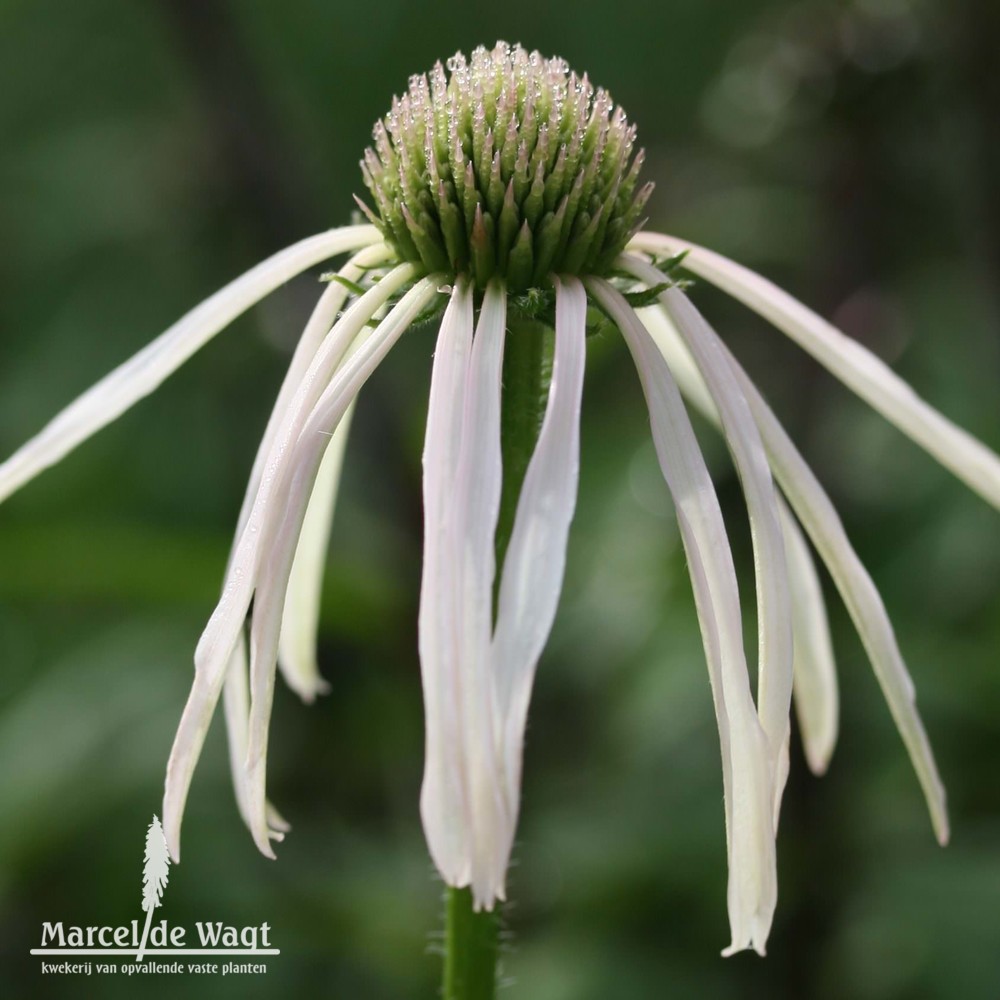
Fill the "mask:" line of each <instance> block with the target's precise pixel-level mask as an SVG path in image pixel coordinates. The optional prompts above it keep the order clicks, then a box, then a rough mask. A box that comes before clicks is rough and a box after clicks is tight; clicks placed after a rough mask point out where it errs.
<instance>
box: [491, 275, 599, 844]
mask: <svg viewBox="0 0 1000 1000" xmlns="http://www.w3.org/2000/svg"><path fill="white" fill-rule="evenodd" d="M586 326H587V297H586V293H585V292H584V289H583V285H582V284H581V283H580V281H579V279H577V278H566V279H565V280H564V281H558V280H557V282H556V341H555V357H554V360H553V367H552V381H551V384H550V387H549V397H548V402H547V404H546V408H545V417H544V419H543V421H542V427H541V430H540V432H539V435H538V442H537V444H536V445H535V450H534V453H533V454H532V456H531V461H530V462H529V464H528V469H527V471H526V473H525V476H524V484H523V485H522V487H521V495H520V497H519V499H518V503H517V513H516V515H515V518H514V526H513V529H512V531H511V536H510V542H509V544H508V546H507V553H506V557H505V559H504V564H503V572H502V574H501V577H500V589H499V597H498V601H497V621H496V629H495V631H494V635H493V650H492V654H493V670H494V673H495V677H496V685H497V701H498V709H499V713H500V716H501V719H502V727H503V728H502V737H503V744H502V748H503V756H504V769H505V775H506V782H507V800H508V802H509V803H510V808H511V811H512V820H513V823H512V833H513V825H514V824H516V818H517V809H518V801H519V798H520V784H521V757H522V753H523V747H524V730H525V724H526V722H527V717H528V704H529V701H530V699H531V687H532V684H533V682H534V677H535V668H536V666H537V664H538V659H539V657H540V656H541V654H542V650H543V649H544V648H545V643H546V641H547V640H548V636H549V632H550V631H551V629H552V622H553V620H554V619H555V614H556V607H557V605H558V603H559V594H560V592H561V590H562V582H563V572H564V570H565V567H566V545H567V539H568V535H569V526H570V522H571V521H572V519H573V511H574V509H575V507H576V493H577V481H578V479H579V468H580V405H581V400H582V396H583V374H584V362H585V360H586ZM508 851H509V847H508Z"/></svg>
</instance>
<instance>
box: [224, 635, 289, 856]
mask: <svg viewBox="0 0 1000 1000" xmlns="http://www.w3.org/2000/svg"><path fill="white" fill-rule="evenodd" d="M247 669H248V666H247V647H246V641H245V640H244V638H243V636H242V635H241V636H240V639H239V642H237V644H236V648H235V649H234V650H233V655H232V657H231V658H230V661H229V666H228V667H227V669H226V684H225V687H224V688H223V695H222V704H223V707H224V711H225V717H226V733H227V736H228V745H229V770H230V773H231V775H232V779H233V791H234V792H235V794H236V806H237V808H238V809H239V812H240V816H241V817H242V819H243V822H244V823H246V825H247V826H248V827H249V826H250V798H249V794H248V790H247V783H246V769H245V768H244V762H245V761H246V755H247V727H248V719H249V715H250V692H249V688H248V687H247ZM267 825H268V835H269V836H270V838H271V839H272V840H283V839H284V835H285V834H286V833H287V832H288V831H289V829H291V827H290V826H289V824H288V823H287V822H286V821H285V820H284V819H282V817H281V815H280V814H279V813H278V811H277V810H276V809H275V808H274V806H272V805H271V803H270V802H268V804H267Z"/></svg>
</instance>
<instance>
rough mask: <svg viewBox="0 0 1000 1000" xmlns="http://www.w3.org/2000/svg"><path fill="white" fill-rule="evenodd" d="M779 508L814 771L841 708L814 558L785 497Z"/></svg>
mask: <svg viewBox="0 0 1000 1000" xmlns="http://www.w3.org/2000/svg"><path fill="white" fill-rule="evenodd" d="M781 510H782V519H781V523H782V526H783V528H784V530H785V554H786V555H787V557H788V576H789V582H790V583H791V590H792V614H793V632H794V636H795V658H794V660H793V663H794V665H795V686H794V689H793V691H794V694H795V710H796V714H797V715H798V717H799V729H800V730H801V732H802V744H803V748H804V749H805V755H806V761H807V762H808V764H809V769H810V770H811V771H812V772H813V774H825V773H826V769H827V767H828V766H829V764H830V758H831V757H832V756H833V748H834V746H835V745H836V742H837V724H838V715H839V711H840V698H839V695H838V692H837V670H836V667H835V665H834V660H833V644H832V642H831V641H830V625H829V623H828V621H827V617H826V602H825V601H824V600H823V589H822V587H821V586H820V582H819V575H818V574H817V572H816V564H815V563H814V562H813V558H812V555H811V553H810V552H809V546H808V544H807V543H806V540H805V538H803V537H802V529H801V528H799V526H798V523H797V522H796V520H795V517H794V515H793V514H792V512H791V511H790V510H789V509H788V508H787V506H785V504H784V502H782V504H781Z"/></svg>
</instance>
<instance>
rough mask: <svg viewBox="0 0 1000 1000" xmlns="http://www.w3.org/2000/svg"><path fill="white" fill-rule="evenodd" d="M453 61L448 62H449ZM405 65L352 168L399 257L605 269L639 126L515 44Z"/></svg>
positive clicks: (506, 271)
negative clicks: (403, 85)
mask: <svg viewBox="0 0 1000 1000" xmlns="http://www.w3.org/2000/svg"><path fill="white" fill-rule="evenodd" d="M448 74H450V76H449V75H448ZM448 74H446V72H445V69H444V67H443V66H442V65H441V63H438V64H437V65H436V66H435V67H434V69H433V70H432V72H431V74H430V77H429V78H428V76H427V75H426V74H425V75H421V76H413V77H411V78H410V86H409V90H408V91H407V92H406V93H405V94H404V95H403V96H402V97H401V98H395V99H394V100H393V103H392V110H391V111H390V112H389V114H388V115H386V117H385V120H384V122H383V121H379V122H378V123H376V125H375V128H374V130H373V137H374V140H375V146H374V148H371V147H369V148H368V149H367V150H366V151H365V158H364V159H363V160H362V161H361V169H362V172H363V175H364V180H365V184H366V185H367V186H368V189H369V190H370V191H371V194H372V197H373V198H374V200H375V206H376V212H377V214H372V213H371V212H370V211H369V210H368V208H367V206H364V205H362V207H363V208H364V210H365V211H366V213H367V214H368V215H369V216H370V218H371V220H372V222H374V223H375V225H377V226H378V227H379V229H380V230H381V231H382V233H383V234H384V235H385V238H386V240H387V241H388V242H389V243H391V244H392V246H393V247H395V249H396V250H397V251H398V253H399V254H400V256H401V257H403V258H404V259H405V260H409V261H412V262H414V263H420V264H422V265H423V267H424V268H425V269H426V270H427V271H445V272H450V273H451V274H452V275H456V274H461V273H465V274H469V275H470V276H471V277H472V278H473V281H474V283H475V285H476V286H477V287H478V288H480V289H483V288H485V287H486V283H487V282H488V281H489V279H490V278H491V277H493V276H494V275H497V276H499V277H502V278H505V279H506V283H507V287H508V289H509V290H511V291H515V292H517V291H523V290H524V289H526V288H528V287H530V286H532V285H541V284H543V283H545V282H546V281H547V279H548V276H549V275H550V274H601V273H603V272H605V271H606V270H607V269H608V267H609V265H610V264H611V262H612V261H613V260H614V258H615V257H616V256H617V255H618V254H619V253H620V252H621V251H622V250H623V249H624V247H625V244H626V243H627V242H628V240H629V239H630V238H631V237H632V236H633V235H634V233H635V232H636V231H637V229H638V227H639V224H640V215H641V213H642V209H643V206H644V205H645V203H646V201H647V199H648V198H649V195H650V193H651V191H652V187H653V186H652V184H647V185H645V186H643V187H642V188H640V189H638V190H637V181H638V177H639V171H640V169H641V167H642V161H643V153H642V151H641V150H640V151H639V152H638V153H636V154H635V155H634V156H633V147H634V145H635V135H636V130H635V126H634V125H629V123H628V119H627V118H626V117H625V113H624V112H623V111H622V109H621V108H620V107H615V105H614V103H613V102H612V100H611V97H610V96H609V94H608V93H607V91H605V90H601V89H600V88H598V89H597V90H595V89H594V87H593V86H592V85H591V83H590V81H589V80H588V79H587V77H586V75H584V76H582V77H579V76H577V75H576V73H573V72H572V71H571V70H570V69H569V67H568V66H567V64H566V63H565V62H564V61H563V60H562V59H556V58H553V59H545V58H543V57H542V56H541V55H539V53H537V52H531V53H529V52H527V51H526V50H525V49H523V48H521V46H520V45H515V46H510V45H507V44H506V43H505V42H500V43H499V44H497V45H496V46H495V47H494V48H493V49H492V50H488V49H485V48H478V49H476V50H475V52H473V54H472V60H471V62H467V61H466V59H465V56H463V55H461V54H458V55H455V56H453V57H452V58H451V59H449V60H448Z"/></svg>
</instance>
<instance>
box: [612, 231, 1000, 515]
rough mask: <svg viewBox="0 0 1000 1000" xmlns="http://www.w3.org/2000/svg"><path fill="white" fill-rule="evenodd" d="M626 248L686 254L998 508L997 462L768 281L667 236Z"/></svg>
mask: <svg viewBox="0 0 1000 1000" xmlns="http://www.w3.org/2000/svg"><path fill="white" fill-rule="evenodd" d="M630 247H631V248H633V249H637V250H643V251H647V252H651V253H671V254H673V253H680V252H681V251H684V250H686V251H687V252H688V254H687V257H685V259H684V267H685V268H686V269H687V270H689V271H691V273H692V274H696V275H698V276H699V277H702V278H704V279H705V280H706V281H710V282H711V283H712V284H713V285H716V286H717V287H719V288H721V289H722V290H723V291H724V292H726V293H727V294H729V295H732V296H733V298H736V299H739V300H740V301H741V302H743V303H744V304H745V305H747V306H749V307H750V308H751V309H753V310H754V312H756V313H759V314H760V315H761V316H763V317H764V318H765V319H766V320H768V321H769V322H771V323H773V324H774V325H775V326H776V327H777V328H778V329H779V330H781V331H783V332H784V333H786V334H788V336H789V337H791V338H792V339H793V340H794V341H795V342H796V343H798V344H799V346H801V347H802V348H804V349H805V350H806V351H808V352H809V353H810V354H811V355H812V356H813V357H814V358H815V359H816V360H817V361H819V362H820V364H822V365H823V366H824V367H826V368H827V369H829V371H830V372H832V373H833V374H834V375H836V376H837V378H839V379H840V380H841V381H842V382H843V383H844V384H845V385H846V386H848V387H849V388H850V389H853V390H854V392H856V393H857V394H858V395H859V396H860V397H861V398H862V399H864V400H865V401H866V402H867V403H868V404H869V405H870V406H872V407H873V408H874V409H875V410H877V411H878V412H879V413H881V414H882V416H883V417H885V418H886V420H888V421H889V422H890V423H892V424H895V426H896V427H898V428H899V429H900V430H901V431H902V432H903V433H904V434H906V435H908V436H909V437H910V438H911V439H912V440H913V441H915V442H916V443H917V444H919V445H920V446H921V447H922V448H924V449H925V450H926V451H927V452H929V453H930V454H931V455H933V456H934V457H935V458H936V459H937V460H938V461H939V462H940V463H941V464H942V465H943V466H944V467H945V468H946V469H950V470H951V472H952V473H954V475H956V476H957V477H958V478H959V479H961V480H962V481H963V482H964V483H965V484H966V485H967V486H969V487H970V488H971V489H973V490H975V491H976V492H977V493H978V494H979V495H980V496H981V497H983V498H984V499H985V500H986V501H987V502H988V503H990V504H992V505H993V506H994V507H997V508H1000V456H998V455H996V453H994V452H993V451H991V450H990V449H989V448H987V447H986V446H985V445H984V444H982V442H980V441H978V440H977V439H976V438H974V437H973V436H972V435H971V434H969V433H968V432H967V431H964V430H962V428H960V427H958V426H956V425H955V424H953V423H952V422H951V421H950V420H948V419H947V418H946V417H943V416H942V415H941V414H940V413H938V411H937V410H935V409H933V408H932V407H930V406H928V405H927V403H925V402H924V401H923V400H922V399H921V398H920V397H919V396H918V395H917V394H916V393H915V392H914V391H913V389H911V388H910V386H909V385H907V384H906V383H905V382H904V381H903V380H902V379H901V378H900V377H899V376H898V375H896V374H895V373H894V372H893V371H892V370H891V369H890V368H889V367H888V366H887V365H885V364H884V363H883V362H882V361H880V360H879V359H878V358H877V357H875V355H874V354H872V353H871V352H870V351H868V350H866V349H865V348H864V347H862V346H861V345H860V344H859V343H858V342H857V341H855V340H851V339H850V338H849V337H845V336H844V334H842V333H841V332H840V331H839V330H838V329H836V328H835V327H833V326H831V325H830V324H829V323H827V322H826V320H824V319H823V318H822V317H820V316H818V315H816V313H814V312H813V311H812V310H810V309H807V308H806V307H805V306H804V305H802V303H801V302H798V301H797V300H796V299H794V298H792V297H791V296H790V295H789V294H788V293H787V292H784V291H782V290H781V289H780V288H778V287H777V286H776V285H774V284H772V283H771V282H770V281H768V280H767V279H766V278H763V277H761V276H760V275H759V274H755V273H754V272H753V271H750V270H748V269H747V268H745V267H742V266H741V265H739V264H737V263H735V262H734V261H731V260H729V259H728V258H726V257H723V256H721V255H720V254H717V253H713V252H712V251H711V250H706V249H704V248H703V247H699V246H696V245H695V244H693V243H687V242H686V241H684V240H679V239H675V238H674V237H672V236H661V235H659V234H657V233H642V234H640V235H639V236H636V237H635V238H634V239H633V240H632V242H631V244H630Z"/></svg>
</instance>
